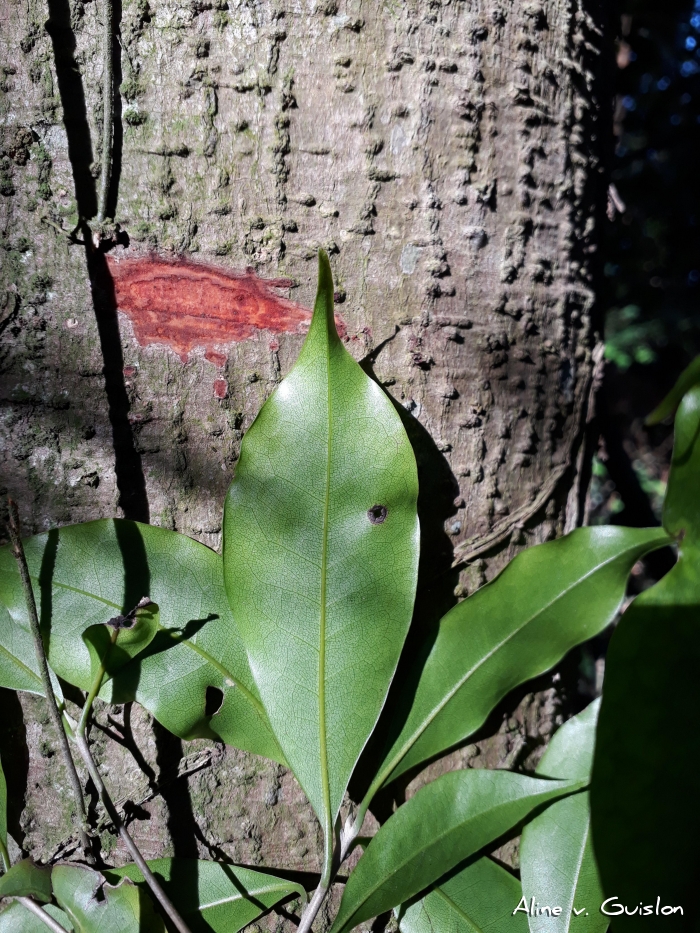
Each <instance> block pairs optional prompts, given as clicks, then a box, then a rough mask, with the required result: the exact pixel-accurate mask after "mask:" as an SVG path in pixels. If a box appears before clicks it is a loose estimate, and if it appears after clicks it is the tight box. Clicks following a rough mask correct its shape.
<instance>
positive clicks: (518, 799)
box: [341, 791, 549, 930]
mask: <svg viewBox="0 0 700 933" xmlns="http://www.w3.org/2000/svg"><path fill="white" fill-rule="evenodd" d="M547 793H549V792H548V791H540V792H539V793H537V794H527V795H526V797H516V798H515V799H512V800H504V801H502V802H501V803H499V804H496V806H494V807H491V808H490V809H489V811H488V814H489V816H491V815H493V814H494V813H498V812H499V811H501V810H503V809H504V808H506V807H508V806H510V805H511V804H513V803H520V802H522V801H523V800H525V799H527V798H528V797H530V798H534V797H542V796H545V795H546V794H547ZM486 815H487V811H483V812H482V813H479V814H475V815H472V816H468V817H467V818H466V819H464V820H462V822H460V823H457V824H456V825H453V826H451V827H448V828H447V829H445V831H444V832H442V833H440V834H439V835H436V836H435V837H434V838H433V839H432V840H431V841H430V843H429V845H426V846H425V847H424V848H422V849H416V850H414V851H413V852H412V853H411V854H410V855H409V856H408V857H406V858H405V859H404V860H403V861H401V862H399V864H398V865H397V867H396V868H395V869H394V870H393V872H392V876H394V875H396V874H398V873H399V872H400V871H401V870H402V869H403V868H406V867H407V866H408V865H410V864H411V862H415V860H416V859H417V858H420V857H421V856H425V854H426V852H428V851H429V850H430V849H433V848H434V847H435V846H436V845H437V846H438V847H439V846H440V844H441V843H442V842H443V840H445V839H446V838H447V837H448V836H450V835H452V834H453V833H457V832H460V831H463V830H464V828H465V826H466V825H468V824H469V823H471V822H473V821H474V820H478V819H481V818H483V817H484V816H486ZM375 839H376V836H375ZM474 851H477V850H476V849H475V850H474ZM468 855H469V853H467V855H464V856H462V858H468ZM360 864H362V863H361V862H360ZM445 871H449V869H445ZM443 874H444V872H443ZM386 880H387V879H386V878H384V879H382V880H380V881H379V882H378V883H376V884H375V885H374V886H373V887H372V888H371V889H370V890H369V893H368V894H367V896H366V897H365V898H364V899H363V900H361V901H360V902H359V904H358V906H357V907H356V908H355V909H354V910H353V911H352V913H351V914H350V918H352V917H353V916H354V915H355V914H357V912H358V910H359V909H360V908H361V907H362V906H363V905H364V904H366V903H367V902H368V901H369V900H370V898H371V897H373V896H374V895H375V894H376V893H377V891H379V890H380V889H381V888H382V887H383V885H384V883H385V881H386ZM428 883H430V882H428ZM350 918H349V919H350ZM347 923H348V921H347V920H346V921H345V923H344V924H343V926H342V927H341V930H345V929H346V928H347Z"/></svg>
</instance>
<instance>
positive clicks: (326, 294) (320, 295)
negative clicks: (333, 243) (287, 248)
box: [311, 249, 339, 341]
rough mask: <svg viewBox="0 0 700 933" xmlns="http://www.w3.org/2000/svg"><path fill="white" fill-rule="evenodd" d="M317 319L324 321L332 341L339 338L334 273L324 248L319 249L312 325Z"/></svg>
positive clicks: (312, 325)
mask: <svg viewBox="0 0 700 933" xmlns="http://www.w3.org/2000/svg"><path fill="white" fill-rule="evenodd" d="M317 321H323V323H324V324H325V326H326V328H327V333H328V337H329V339H330V340H331V341H334V340H338V339H339V337H338V331H337V330H336V326H335V311H334V300H333V273H332V272H331V263H330V260H329V258H328V253H327V252H326V251H325V250H324V249H319V251H318V288H317V290H316V302H315V304H314V316H313V320H312V322H311V327H312V328H313V327H314V324H316V322H317Z"/></svg>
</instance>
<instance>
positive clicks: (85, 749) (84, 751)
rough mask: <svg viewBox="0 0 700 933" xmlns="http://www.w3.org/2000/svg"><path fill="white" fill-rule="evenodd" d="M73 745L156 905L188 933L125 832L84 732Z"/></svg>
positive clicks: (79, 734) (184, 924) (183, 922)
mask: <svg viewBox="0 0 700 933" xmlns="http://www.w3.org/2000/svg"><path fill="white" fill-rule="evenodd" d="M75 744H76V745H77V746H78V751H79V752H80V754H81V755H82V758H83V761H84V762H85V766H86V767H87V769H88V771H89V772H90V777H91V778H92V781H93V784H94V785H95V787H96V788H97V792H98V794H99V795H100V800H101V801H102V805H103V806H104V808H105V810H106V811H107V813H108V814H109V817H110V819H111V820H112V823H113V824H114V826H115V827H116V829H117V831H118V833H119V835H120V837H121V839H122V842H123V843H124V845H125V846H126V848H127V849H128V850H129V853H130V855H131V857H132V858H133V860H134V862H135V863H136V865H137V866H138V869H139V871H140V872H141V874H142V875H143V877H144V880H145V882H146V884H147V885H148V887H149V888H150V889H151V891H152V892H153V896H154V897H155V898H156V899H157V900H158V903H159V904H160V905H161V907H162V908H163V910H164V911H165V912H166V914H167V915H168V917H170V919H171V920H172V922H173V923H174V925H175V927H176V928H177V929H178V930H179V933H190V929H189V927H188V926H187V924H186V923H185V921H184V920H183V919H182V917H181V916H180V914H179V913H178V912H177V910H176V909H175V907H174V906H173V904H172V902H171V900H170V898H169V897H168V895H167V894H166V893H165V891H164V890H163V888H162V887H161V885H160V882H159V881H158V879H157V878H156V876H155V875H154V874H153V872H152V871H151V869H150V868H149V867H148V865H147V864H146V860H145V859H144V857H143V855H141V852H140V850H139V848H138V846H137V845H136V843H135V842H134V840H133V839H132V838H131V836H130V835H129V831H128V830H127V828H126V826H124V824H123V823H122V821H121V817H120V816H119V813H118V811H117V808H116V807H115V806H114V804H113V803H112V798H111V797H110V796H109V793H108V791H107V788H106V787H105V785H104V782H103V780H102V777H101V775H100V772H99V771H98V770H97V765H96V764H95V760H94V758H93V757H92V752H91V751H90V747H89V745H88V743H87V739H86V738H85V733H84V731H83V732H80V731H76V734H75Z"/></svg>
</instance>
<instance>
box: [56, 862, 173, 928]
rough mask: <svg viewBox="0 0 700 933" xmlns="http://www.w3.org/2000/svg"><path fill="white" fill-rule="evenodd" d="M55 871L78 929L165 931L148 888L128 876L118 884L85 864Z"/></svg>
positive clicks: (62, 900)
mask: <svg viewBox="0 0 700 933" xmlns="http://www.w3.org/2000/svg"><path fill="white" fill-rule="evenodd" d="M51 874H52V880H53V890H54V894H55V895H56V900H57V901H58V903H59V905H60V906H61V907H62V908H63V910H65V912H66V913H67V914H68V916H69V918H70V921H71V923H72V924H73V928H74V930H75V933H144V931H146V930H147V931H148V933H165V927H164V925H163V921H162V919H161V918H160V916H159V915H158V914H157V913H156V912H155V910H154V908H153V904H152V902H151V900H150V898H149V897H148V895H147V894H146V892H145V891H144V890H142V889H141V888H139V887H138V886H137V885H135V884H133V882H131V881H130V880H129V879H128V878H124V879H123V880H122V881H120V882H119V884H118V885H116V886H114V885H111V884H109V883H108V882H105V880H104V878H103V877H102V875H100V874H99V873H98V872H96V871H93V870H92V869H91V868H84V867H83V866H82V865H80V866H79V865H57V866H56V867H55V868H54V869H53V872H52V873H51Z"/></svg>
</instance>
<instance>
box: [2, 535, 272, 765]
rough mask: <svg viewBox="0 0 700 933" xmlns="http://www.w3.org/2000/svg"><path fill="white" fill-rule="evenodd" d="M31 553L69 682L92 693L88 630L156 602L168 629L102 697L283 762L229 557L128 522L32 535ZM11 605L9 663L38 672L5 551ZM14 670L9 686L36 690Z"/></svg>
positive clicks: (55, 651) (45, 616)
mask: <svg viewBox="0 0 700 933" xmlns="http://www.w3.org/2000/svg"><path fill="white" fill-rule="evenodd" d="M24 547H25V551H26V554H27V562H28V565H29V571H30V575H31V577H32V581H33V587H34V593H35V597H36V600H37V604H38V610H39V613H40V621H41V626H42V631H43V633H44V638H45V640H46V642H47V644H48V656H49V663H50V664H51V667H52V668H53V670H54V671H56V673H58V674H59V676H61V677H63V678H64V679H65V680H67V681H68V682H69V683H72V684H75V685H76V686H78V687H80V688H81V689H83V690H88V689H89V687H90V684H91V682H92V673H91V658H90V652H89V649H88V646H87V645H86V644H85V642H84V640H83V638H82V635H83V633H84V632H85V630H86V629H89V628H90V627H91V626H94V625H98V626H103V625H104V623H105V622H107V621H108V620H109V619H110V618H112V617H113V616H115V615H118V614H124V613H127V612H129V611H130V610H132V609H134V607H135V606H136V604H137V603H138V602H139V600H140V599H142V597H144V596H149V597H150V598H151V599H152V600H153V601H154V602H155V603H157V604H158V606H159V609H160V617H159V619H160V624H161V626H162V627H163V629H164V630H163V631H160V632H159V633H158V634H157V635H156V637H155V638H154V639H153V641H152V642H151V644H150V645H149V647H148V649H147V651H146V652H145V654H142V655H140V656H139V657H138V658H136V660H134V661H132V662H131V663H130V664H127V665H126V666H125V667H124V668H123V669H122V670H121V671H120V673H119V675H118V677H117V678H116V679H115V680H114V681H112V682H111V683H110V684H108V685H107V687H105V688H103V692H102V694H101V696H102V697H103V698H104V699H107V700H112V701H113V702H116V703H124V702H127V701H129V700H133V699H136V700H138V702H139V703H141V704H142V706H145V707H146V709H148V710H149V711H150V712H151V713H153V715H154V716H155V717H156V718H157V719H158V720H159V722H161V723H162V724H163V725H164V726H165V727H166V728H167V729H170V731H171V732H174V733H175V734H176V735H179V736H180V737H182V738H187V739H191V738H197V737H214V736H218V737H220V738H221V739H223V740H224V742H227V743H228V744H230V745H235V746H236V747H238V748H243V749H246V750H247V751H252V752H256V753H257V754H260V755H265V756H266V757H269V758H274V759H275V760H277V761H283V756H282V753H281V751H280V749H279V746H278V745H277V742H276V741H275V739H274V736H273V735H272V732H271V731H270V728H269V724H268V722H267V717H266V716H265V713H264V710H263V709H262V704H261V703H260V700H259V697H258V694H257V689H256V687H255V684H254V682H253V679H252V675H251V673H250V668H249V666H248V660H247V657H246V654H245V650H244V648H243V645H242V644H241V641H240V638H239V637H238V633H237V631H236V627H235V625H234V622H233V619H232V617H231V612H230V609H229V608H228V603H227V601H226V597H225V594H224V589H223V573H222V563H221V558H220V557H219V555H217V554H215V553H214V552H213V551H211V550H210V549H209V548H207V547H205V546H204V545H202V544H199V543H198V542H197V541H193V540H192V539H191V538H187V537H186V536H185V535H180V534H177V533H176V532H174V531H169V530H167V529H165V528H154V527H152V526H149V525H141V524H139V523H137V522H130V521H125V520H120V519H115V520H105V521H96V522H88V523H86V524H84V525H72V526H69V527H67V528H60V529H55V530H53V531H50V532H48V533H46V534H42V535H36V536H35V537H33V538H29V539H28V540H26V541H25V542H24ZM0 603H4V604H5V606H7V608H8V609H9V612H10V614H11V615H12V624H11V625H3V618H4V615H3V612H2V611H0V644H1V645H2V649H0V659H1V658H3V657H5V658H6V659H7V657H8V656H9V655H10V654H11V655H13V657H16V658H17V659H18V660H19V661H20V662H21V663H22V665H24V668H27V669H29V670H30V671H33V670H34V668H35V667H36V662H35V661H34V665H32V661H31V659H32V657H33V651H34V648H33V643H32V641H31V635H30V631H29V621H28V619H27V614H26V607H25V603H24V597H23V594H22V589H21V585H20V581H19V575H18V573H17V567H16V564H15V561H14V558H13V557H12V554H11V552H10V550H9V548H7V547H4V548H0ZM166 649H168V650H166ZM7 663H8V664H9V662H7ZM12 670H13V671H14V674H13V675H12V676H13V677H14V681H12V678H10V677H9V675H8V679H7V680H5V679H3V680H2V685H3V686H9V687H13V686H14V687H18V688H20V689H32V684H33V681H32V679H31V678H30V674H28V673H27V671H26V670H24V669H23V668H20V667H19V666H18V665H17V664H14V666H13V668H12ZM4 674H5V667H4V666H3V662H2V661H1V660H0V676H3V675H4ZM36 676H38V675H36ZM22 679H23V680H22ZM20 681H22V683H24V684H25V686H21V684H20ZM207 687H215V688H218V689H220V690H222V691H223V693H224V702H223V705H222V707H221V710H220V712H219V713H217V715H216V717H214V718H213V719H212V718H211V717H209V716H207V715H206V713H205V704H206V689H207ZM34 692H37V693H38V692H40V682H38V686H35V687H34Z"/></svg>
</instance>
